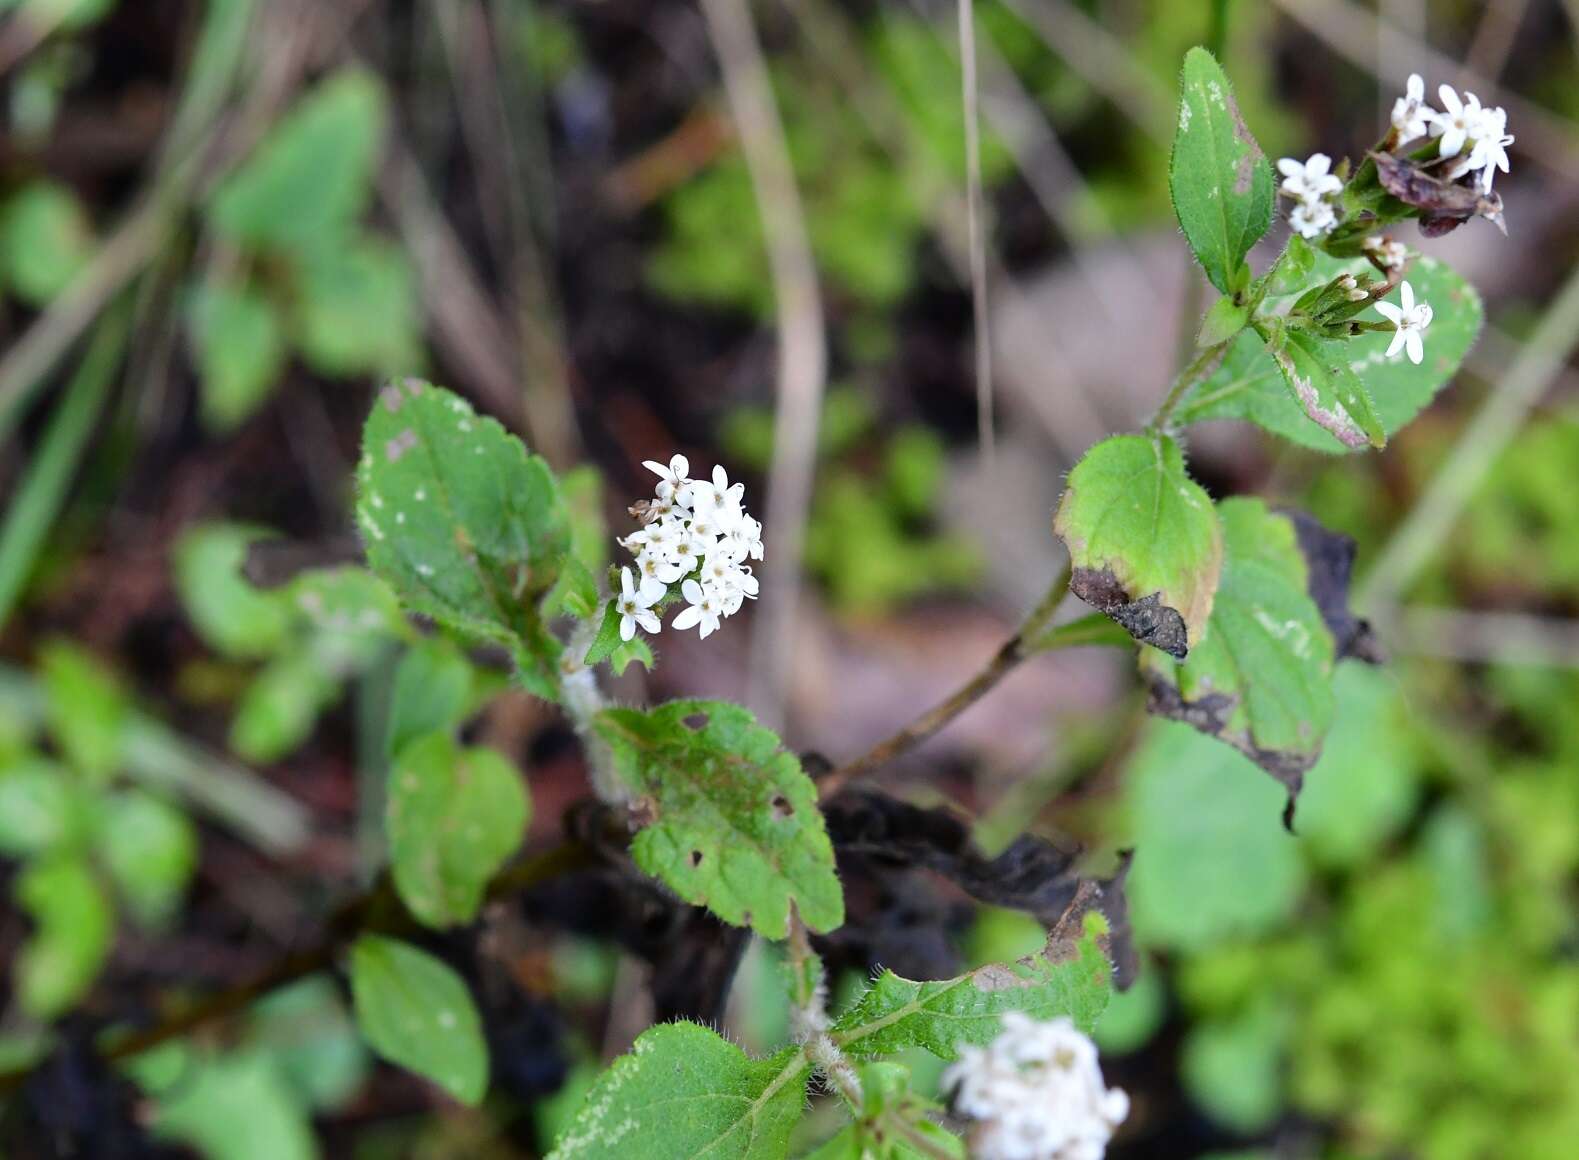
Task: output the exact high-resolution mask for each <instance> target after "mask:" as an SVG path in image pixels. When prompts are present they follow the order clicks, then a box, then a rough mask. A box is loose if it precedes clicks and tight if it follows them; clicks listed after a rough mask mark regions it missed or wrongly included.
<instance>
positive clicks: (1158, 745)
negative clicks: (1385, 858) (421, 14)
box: [1124, 721, 1306, 951]
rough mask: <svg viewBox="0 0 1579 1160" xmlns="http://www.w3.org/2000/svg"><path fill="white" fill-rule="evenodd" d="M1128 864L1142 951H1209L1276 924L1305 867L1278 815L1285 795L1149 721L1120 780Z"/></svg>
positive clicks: (1238, 760)
mask: <svg viewBox="0 0 1579 1160" xmlns="http://www.w3.org/2000/svg"><path fill="white" fill-rule="evenodd" d="M1124 790H1125V806H1126V810H1127V813H1128V815H1129V818H1130V831H1129V833H1128V835H1127V841H1128V842H1129V843H1130V844H1131V845H1133V846H1134V848H1135V860H1134V863H1133V864H1132V865H1131V867H1130V872H1129V877H1128V878H1127V879H1126V881H1125V893H1126V895H1127V896H1128V898H1129V913H1130V921H1131V923H1132V925H1133V926H1134V930H1135V938H1136V941H1137V942H1138V943H1140V944H1141V945H1142V946H1147V947H1159V948H1162V947H1177V948H1180V949H1182V950H1200V951H1204V950H1208V949H1210V948H1212V947H1215V946H1217V945H1218V944H1220V943H1221V942H1223V941H1224V940H1226V939H1232V938H1246V937H1253V936H1255V935H1257V934H1260V933H1261V932H1263V931H1266V930H1270V929H1272V928H1274V927H1276V926H1277V925H1278V924H1280V923H1282V922H1283V921H1284V920H1285V918H1286V917H1287V916H1288V915H1289V914H1290V913H1292V911H1293V910H1294V908H1295V907H1296V906H1297V905H1298V904H1299V900H1300V897H1301V896H1302V894H1303V892H1304V888H1305V880H1306V874H1305V866H1304V863H1303V862H1302V861H1301V859H1300V856H1299V841H1298V839H1297V838H1295V837H1294V836H1293V835H1292V834H1290V833H1289V832H1288V831H1287V830H1285V829H1284V828H1283V827H1282V826H1281V825H1279V824H1278V815H1279V814H1280V813H1281V812H1282V810H1283V807H1284V804H1285V802H1286V800H1287V798H1286V795H1285V794H1284V793H1283V791H1282V790H1281V789H1280V788H1279V787H1278V786H1276V785H1274V784H1273V783H1272V781H1271V780H1270V779H1268V778H1267V777H1266V776H1265V775H1264V774H1263V773H1262V772H1261V771H1260V770H1258V769H1257V768H1256V767H1255V766H1254V765H1253V764H1251V763H1250V762H1249V761H1248V760H1246V759H1245V758H1244V757H1242V756H1241V755H1240V754H1238V753H1235V752H1234V751H1233V750H1231V749H1227V748H1225V747H1224V746H1222V745H1220V744H1218V743H1217V742H1216V741H1214V740H1212V739H1211V738H1209V737H1205V736H1203V735H1201V734H1199V733H1196V732H1194V731H1192V730H1190V729H1188V728H1186V727H1185V726H1183V725H1180V724H1176V723H1174V722H1171V721H1153V722H1151V724H1150V725H1149V727H1148V728H1147V730H1146V731H1145V734H1144V736H1143V739H1142V741H1141V744H1140V745H1139V746H1138V747H1137V748H1136V751H1135V755H1134V756H1133V757H1132V758H1131V759H1130V761H1129V763H1128V768H1127V769H1126V770H1125V776H1124Z"/></svg>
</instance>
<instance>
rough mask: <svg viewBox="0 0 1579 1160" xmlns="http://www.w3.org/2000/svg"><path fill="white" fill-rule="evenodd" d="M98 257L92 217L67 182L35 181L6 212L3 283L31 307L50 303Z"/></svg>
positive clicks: (0, 266) (0, 222)
mask: <svg viewBox="0 0 1579 1160" xmlns="http://www.w3.org/2000/svg"><path fill="white" fill-rule="evenodd" d="M92 256H93V228H92V226H91V225H90V224H89V222H88V215H87V213H86V211H85V210H84V209H83V208H82V203H81V202H80V201H78V200H77V196H76V194H74V193H72V191H71V190H70V189H68V188H67V187H66V186H64V185H59V184H57V183H55V182H52V181H35V182H32V183H31V184H29V185H26V186H24V187H23V188H22V189H20V190H18V191H17V192H16V193H15V194H13V195H12V196H11V198H10V200H8V201H7V202H6V203H5V206H4V208H3V210H0V284H5V285H8V286H9V287H10V288H11V290H12V292H13V293H15V294H16V296H17V297H18V298H20V299H21V300H22V301H23V302H26V303H27V304H28V305H30V306H44V305H46V304H47V303H49V302H50V301H51V300H52V299H53V298H54V297H55V296H56V295H57V294H59V293H60V292H61V291H62V290H64V289H65V288H66V287H67V286H68V285H69V284H70V282H71V280H72V279H73V278H75V277H76V276H77V274H78V272H79V271H80V270H81V269H82V267H83V266H85V265H87V262H88V259H89V258H91V257H92Z"/></svg>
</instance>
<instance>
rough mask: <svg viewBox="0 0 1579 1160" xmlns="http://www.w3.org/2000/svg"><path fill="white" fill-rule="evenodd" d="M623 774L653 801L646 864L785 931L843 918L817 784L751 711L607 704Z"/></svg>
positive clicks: (740, 918)
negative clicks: (792, 913)
mask: <svg viewBox="0 0 1579 1160" xmlns="http://www.w3.org/2000/svg"><path fill="white" fill-rule="evenodd" d="M594 728H596V730H597V732H598V735H599V736H600V737H602V738H603V739H604V740H605V741H606V742H608V744H609V746H610V748H611V749H612V750H613V753H614V759H615V764H616V767H617V769H618V770H619V773H620V776H622V777H623V778H624V779H625V781H626V783H627V784H628V785H629V786H630V787H631V789H632V790H633V791H635V792H636V793H637V794H638V795H641V797H642V798H643V799H645V801H646V802H648V803H650V808H649V810H648V813H649V814H650V817H651V821H649V822H648V823H647V825H646V826H645V828H644V829H643V830H642V831H641V833H639V834H637V835H636V838H635V841H634V842H633V843H632V844H631V852H632V853H633V854H634V856H635V858H636V864H637V865H638V866H640V867H641V868H642V869H643V870H645V871H647V873H649V874H654V875H657V876H658V877H659V878H662V879H663V880H664V882H666V883H668V885H669V887H670V888H671V889H673V890H674V891H675V893H677V894H678V895H680V897H681V898H684V899H685V900H686V901H687V902H690V903H693V904H695V905H697V906H705V907H707V908H708V909H709V910H711V911H712V912H713V913H714V914H716V915H718V916H719V917H720V918H722V919H723V920H724V921H725V922H730V923H734V924H735V925H736V926H749V927H751V928H752V929H754V930H756V931H757V932H758V933H759V934H762V935H764V936H766V937H767V938H783V937H785V935H786V934H787V933H788V929H789V908H790V904H791V903H794V904H795V906H796V907H797V908H798V909H799V911H800V916H801V918H802V919H803V920H805V923H806V925H807V926H808V927H810V928H811V929H812V930H816V931H829V930H833V929H834V928H835V927H837V926H838V925H839V924H840V923H842V922H843V921H844V896H843V893H842V891H841V890H840V887H839V879H838V876H837V875H836V874H835V872H834V862H833V846H832V844H831V843H830V842H829V841H828V832H827V830H826V829H825V828H824V826H823V819H822V813H821V811H819V810H818V808H817V787H816V786H815V785H813V784H812V781H811V778H809V777H807V776H806V774H805V773H804V772H802V770H801V767H800V761H799V759H797V758H796V756H795V755H794V754H793V753H790V752H788V751H786V750H785V749H783V748H782V747H781V746H780V743H779V739H778V737H777V736H775V735H774V734H773V733H772V732H771V731H769V730H767V729H764V728H762V727H761V726H760V725H758V724H757V723H756V721H755V719H754V718H753V717H752V716H751V714H750V713H749V712H747V711H746V710H745V709H743V708H741V707H740V706H739V705H731V704H729V703H727V702H724V701H671V702H669V703H668V704H665V705H660V706H659V707H658V708H656V709H651V710H648V711H647V712H641V711H639V710H636V709H608V710H605V711H604V712H602V713H600V714H599V715H598V717H597V720H596V722H595V725H594Z"/></svg>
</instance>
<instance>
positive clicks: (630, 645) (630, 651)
mask: <svg viewBox="0 0 1579 1160" xmlns="http://www.w3.org/2000/svg"><path fill="white" fill-rule="evenodd" d="M637 661H640V662H641V665H642V667H643V668H644V669H648V670H651V669H652V666H653V656H652V646H651V645H650V644H648V643H647V642H646V641H645V640H643V639H642V637H641V634H640V633H637V634H636V635H635V636H633V637H631V638H630V639H629V640H622V641H620V642H619V643H618V644H617V645H615V646H614V651H613V652H612V653H610V654H609V668H610V669H612V670H613V672H614V675H615V676H616V677H617V676H620V675H621V674H622V673H624V672H625V670H626V669H628V668H629V667H630V666H631V665H632V664H633V663H635V662H637Z"/></svg>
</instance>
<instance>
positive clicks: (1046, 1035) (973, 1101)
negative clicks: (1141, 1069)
mask: <svg viewBox="0 0 1579 1160" xmlns="http://www.w3.org/2000/svg"><path fill="white" fill-rule="evenodd" d="M943 1087H944V1090H945V1091H948V1092H949V1093H950V1097H951V1101H950V1102H951V1106H952V1108H953V1111H954V1113H955V1114H956V1115H960V1116H964V1117H966V1118H968V1119H971V1120H973V1121H974V1123H973V1124H972V1126H971V1131H970V1145H971V1156H972V1157H974V1158H975V1160H1101V1157H1102V1156H1103V1154H1104V1153H1105V1152H1106V1150H1107V1143H1108V1140H1109V1138H1110V1137H1111V1136H1112V1134H1113V1130H1114V1129H1115V1128H1116V1127H1117V1126H1118V1125H1119V1124H1120V1123H1122V1122H1123V1120H1124V1118H1125V1117H1126V1116H1127V1115H1128V1114H1129V1097H1128V1096H1127V1095H1125V1094H1124V1093H1123V1092H1122V1091H1120V1090H1118V1089H1117V1088H1111V1089H1110V1088H1108V1087H1107V1086H1106V1085H1105V1084H1104V1082H1103V1079H1102V1069H1101V1066H1100V1064H1099V1062H1098V1060H1097V1050H1096V1045H1095V1044H1093V1043H1092V1042H1091V1040H1090V1039H1088V1038H1087V1037H1086V1036H1084V1035H1082V1034H1081V1033H1080V1031H1079V1030H1078V1029H1077V1028H1076V1027H1075V1025H1074V1024H1073V1023H1072V1022H1071V1021H1070V1020H1068V1019H1054V1020H1052V1021H1051V1022H1047V1023H1041V1022H1038V1021H1036V1020H1034V1019H1031V1018H1030V1017H1028V1016H1026V1015H1023V1014H1021V1013H1019V1012H1011V1013H1009V1014H1006V1015H1005V1016H1004V1018H1003V1032H1002V1034H1000V1035H999V1036H998V1038H997V1039H995V1040H993V1042H992V1043H991V1044H989V1045H988V1046H987V1047H985V1048H980V1047H972V1046H969V1045H962V1046H961V1047H960V1049H959V1059H958V1060H957V1061H956V1062H955V1063H953V1064H952V1065H950V1067H949V1068H948V1069H947V1070H946V1071H945V1072H944V1073H943Z"/></svg>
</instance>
